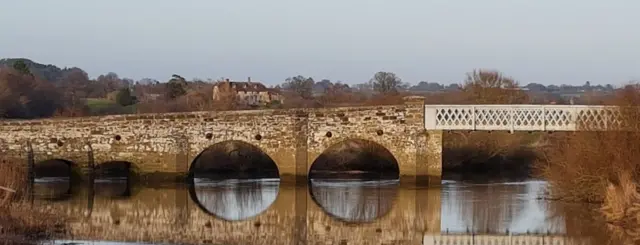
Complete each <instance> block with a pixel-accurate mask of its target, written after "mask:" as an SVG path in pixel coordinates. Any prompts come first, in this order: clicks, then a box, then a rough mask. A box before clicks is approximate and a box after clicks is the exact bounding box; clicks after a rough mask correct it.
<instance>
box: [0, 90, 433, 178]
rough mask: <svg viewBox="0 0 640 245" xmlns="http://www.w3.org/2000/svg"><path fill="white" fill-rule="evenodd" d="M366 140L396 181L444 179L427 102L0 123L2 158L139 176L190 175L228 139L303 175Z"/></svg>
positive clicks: (283, 169)
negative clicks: (124, 164)
mask: <svg viewBox="0 0 640 245" xmlns="http://www.w3.org/2000/svg"><path fill="white" fill-rule="evenodd" d="M348 139H365V140H370V141H372V142H375V143H377V144H380V145H381V146H383V147H385V148H386V149H388V150H389V151H390V152H391V153H392V154H393V155H394V157H395V158H396V160H397V162H398V164H399V168H400V175H401V177H407V176H410V177H413V176H426V175H430V176H440V175H441V151H442V147H441V145H442V144H441V141H442V133H441V132H437V131H436V132H428V133H427V132H425V130H424V101H423V100H418V101H414V100H408V101H407V103H405V104H404V105H397V106H377V107H344V108H321V109H305V110H254V111H225V112H190V113H168V114H138V115H116V116H102V117H85V118H72V119H46V120H33V121H2V122H0V152H1V153H2V154H3V155H4V156H10V157H19V158H21V159H26V157H27V155H28V154H29V152H32V153H33V156H34V158H35V161H36V162H39V161H44V160H48V159H64V160H68V161H71V162H73V163H74V164H75V165H76V167H80V168H87V167H91V166H89V165H92V164H94V163H95V164H100V163H103V162H108V161H128V162H131V163H132V166H133V168H134V169H135V171H137V172H139V173H143V174H144V173H175V174H185V173H187V172H188V169H189V166H190V164H191V163H192V162H193V160H194V159H195V158H196V157H197V156H198V154H200V153H201V152H202V151H203V150H205V149H206V148H207V147H209V146H211V145H213V144H215V143H219V142H223V141H228V140H239V141H243V142H247V143H250V144H253V145H255V146H257V147H258V148H260V149H261V150H263V151H264V152H265V153H267V154H268V155H269V156H270V157H271V158H272V159H273V160H274V161H275V162H276V164H277V165H278V168H279V171H280V174H281V175H283V176H293V175H296V176H306V175H307V172H308V171H309V169H310V167H311V164H312V163H313V161H314V160H315V159H316V158H317V157H318V156H319V155H320V154H322V152H323V151H325V150H326V149H327V148H328V147H330V146H332V145H334V144H336V143H339V142H342V141H345V140H348Z"/></svg>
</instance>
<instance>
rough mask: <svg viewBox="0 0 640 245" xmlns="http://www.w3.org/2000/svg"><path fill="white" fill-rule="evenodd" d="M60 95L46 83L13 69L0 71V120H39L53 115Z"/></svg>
mask: <svg viewBox="0 0 640 245" xmlns="http://www.w3.org/2000/svg"><path fill="white" fill-rule="evenodd" d="M59 99H60V95H59V94H58V93H57V92H56V90H55V88H54V87H53V86H52V85H51V84H50V83H49V82H46V81H42V80H39V79H36V78H35V77H34V76H25V75H24V74H23V73H22V72H20V71H17V70H14V69H0V118H39V117H49V116H51V115H53V113H54V112H55V110H56V109H57V108H58V105H59V103H58V100H59Z"/></svg>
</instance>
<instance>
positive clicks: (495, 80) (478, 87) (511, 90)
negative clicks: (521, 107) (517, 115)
mask: <svg viewBox="0 0 640 245" xmlns="http://www.w3.org/2000/svg"><path fill="white" fill-rule="evenodd" d="M462 91H463V92H464V93H465V95H466V96H467V97H468V99H469V100H471V101H472V102H474V103H479V104H517V103H525V102H527V101H528V97H527V94H526V93H524V92H523V91H522V90H521V89H520V87H519V86H518V82H517V81H515V80H514V79H513V78H511V77H507V76H505V75H503V74H502V73H500V72H498V71H495V70H474V71H473V72H470V73H467V79H466V80H465V82H464V84H463V85H462Z"/></svg>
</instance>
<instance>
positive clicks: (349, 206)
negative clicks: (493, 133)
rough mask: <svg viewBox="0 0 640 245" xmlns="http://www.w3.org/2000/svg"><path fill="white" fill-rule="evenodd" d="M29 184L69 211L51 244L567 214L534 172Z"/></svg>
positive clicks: (323, 233) (431, 225)
mask: <svg viewBox="0 0 640 245" xmlns="http://www.w3.org/2000/svg"><path fill="white" fill-rule="evenodd" d="M35 187H36V188H35V191H34V192H35V197H36V198H35V201H34V205H40V206H42V207H43V208H48V209H50V210H52V211H53V212H58V213H60V214H61V215H65V216H69V217H71V219H70V221H69V224H70V225H69V226H70V230H69V232H68V234H66V235H63V236H61V237H59V238H58V239H57V240H55V241H54V242H55V243H57V244H65V243H83V244H121V243H123V242H124V243H136V244H250V245H253V244H423V243H424V244H429V242H428V241H426V240H428V239H427V238H425V236H431V237H432V236H438V235H439V236H454V235H467V236H471V234H475V235H492V236H497V237H508V236H509V235H512V236H513V235H527V234H528V235H530V236H540V237H564V236H566V235H567V227H568V222H567V221H568V220H569V218H571V217H567V216H566V212H559V210H565V211H566V209H567V207H566V206H563V207H561V208H559V207H558V205H557V204H554V203H552V202H550V201H545V200H543V199H541V197H542V196H543V193H544V191H545V187H546V183H545V182H544V181H540V180H534V179H531V180H524V181H517V182H509V181H491V182H490V181H475V182H465V181H455V180H443V181H442V184H441V185H440V186H437V187H428V188H427V187H425V188H422V187H420V188H418V187H415V186H404V185H403V186H401V185H400V184H399V183H398V182H397V181H393V180H385V181H361V180H312V181H310V182H309V183H308V184H305V185H293V184H285V183H280V181H279V180H278V179H259V180H225V181H213V180H207V179H197V180H196V181H195V185H194V186H192V187H189V186H187V185H179V184H163V185H147V186H143V185H131V184H130V183H128V182H127V181H126V179H124V180H103V181H97V182H95V183H94V184H93V187H90V185H84V186H74V188H70V187H71V186H70V185H69V184H68V182H65V181H64V180H60V179H53V180H52V179H48V180H40V181H38V182H37V183H36V186H35ZM582 209H584V208H578V207H576V208H575V210H582ZM429 239H432V240H433V241H435V240H434V239H436V238H429ZM438 239H440V238H438ZM431 244H438V243H437V242H432V243H431ZM450 244H454V243H450ZM469 244H480V243H469ZM501 244H502V243H501ZM505 244H507V243H505ZM526 244H529V243H526Z"/></svg>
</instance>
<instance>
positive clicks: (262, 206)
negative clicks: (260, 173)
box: [190, 178, 280, 221]
mask: <svg viewBox="0 0 640 245" xmlns="http://www.w3.org/2000/svg"><path fill="white" fill-rule="evenodd" d="M279 188H280V180H279V179H277V178H275V179H230V180H211V179H199V178H196V179H194V185H193V186H192V188H191V190H190V192H191V195H192V198H193V197H195V198H194V201H195V202H197V204H198V205H199V206H200V207H201V208H202V209H204V210H205V211H206V212H207V213H209V214H211V215H214V216H216V217H219V218H221V219H224V220H229V221H238V220H245V219H249V218H251V217H254V216H257V215H259V214H260V213H262V212H264V211H266V210H267V209H268V208H269V206H271V204H272V203H274V202H275V201H276V198H277V196H278V190H279Z"/></svg>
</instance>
